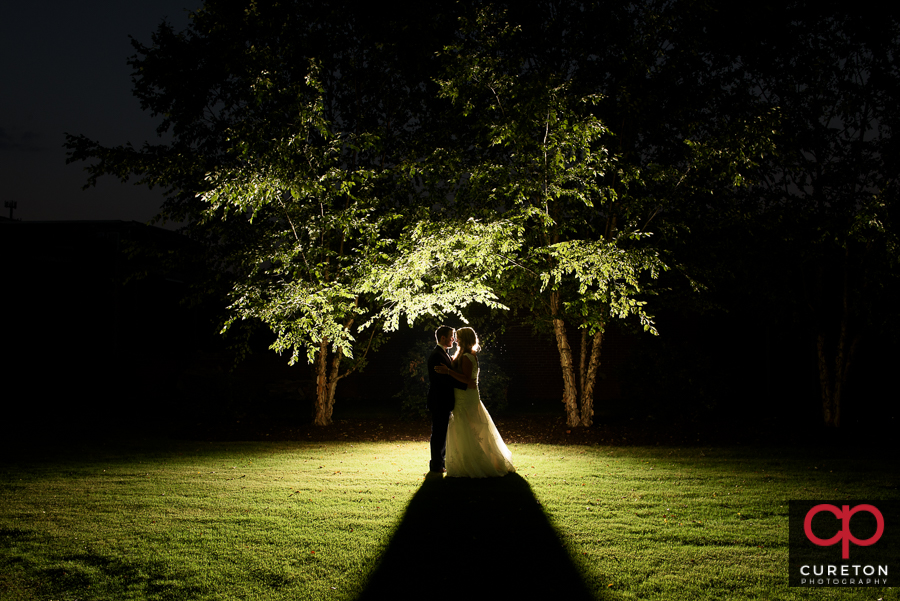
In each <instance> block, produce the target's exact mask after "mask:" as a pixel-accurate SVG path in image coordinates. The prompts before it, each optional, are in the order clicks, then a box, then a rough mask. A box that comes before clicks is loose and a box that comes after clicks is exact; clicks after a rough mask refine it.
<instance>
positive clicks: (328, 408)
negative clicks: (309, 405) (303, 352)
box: [313, 339, 341, 426]
mask: <svg viewBox="0 0 900 601" xmlns="http://www.w3.org/2000/svg"><path fill="white" fill-rule="evenodd" d="M340 359H341V357H340V355H335V356H334V357H333V358H332V361H331V370H330V372H329V369H328V340H327V339H325V340H323V341H322V344H321V345H320V346H319V350H318V351H317V352H316V359H315V366H316V407H315V417H314V419H313V423H314V424H315V425H317V426H327V425H329V424H331V414H332V412H333V411H334V393H335V391H336V390H337V383H338V379H339V378H338V374H337V369H336V367H337V366H339V365H340Z"/></svg>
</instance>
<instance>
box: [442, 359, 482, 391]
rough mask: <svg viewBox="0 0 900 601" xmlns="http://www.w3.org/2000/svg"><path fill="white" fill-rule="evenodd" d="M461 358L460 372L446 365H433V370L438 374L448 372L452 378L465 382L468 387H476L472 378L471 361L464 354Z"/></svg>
mask: <svg viewBox="0 0 900 601" xmlns="http://www.w3.org/2000/svg"><path fill="white" fill-rule="evenodd" d="M461 359H462V360H461V361H460V363H459V365H460V367H461V369H462V373H460V372H458V371H454V370H452V369H449V368H448V367H447V366H446V365H435V366H434V371H436V372H438V373H439V374H450V375H451V376H453V378H454V379H456V380H459V381H460V382H462V383H463V384H466V385H467V387H468V388H478V384H476V383H475V380H473V379H472V362H471V361H469V358H468V357H466V356H465V355H463V357H461Z"/></svg>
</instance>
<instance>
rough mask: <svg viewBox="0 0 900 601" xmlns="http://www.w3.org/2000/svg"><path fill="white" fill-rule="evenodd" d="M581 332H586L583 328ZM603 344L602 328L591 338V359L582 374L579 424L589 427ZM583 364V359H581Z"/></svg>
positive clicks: (592, 413) (583, 345)
mask: <svg viewBox="0 0 900 601" xmlns="http://www.w3.org/2000/svg"><path fill="white" fill-rule="evenodd" d="M583 334H584V335H585V338H586V334H587V330H584V332H583ZM602 345H603V330H599V331H597V333H596V334H594V338H593V339H592V340H591V360H590V362H588V366H587V371H586V372H585V373H584V375H583V376H582V378H581V379H582V381H583V382H584V385H583V386H582V388H581V425H582V426H584V427H585V428H589V427H590V426H591V425H593V423H594V383H595V382H596V381H597V369H598V368H599V367H600V349H601V348H602ZM581 346H582V352H585V351H586V350H587V349H585V346H586V344H582V345H581ZM581 362H582V365H584V359H582V360H581Z"/></svg>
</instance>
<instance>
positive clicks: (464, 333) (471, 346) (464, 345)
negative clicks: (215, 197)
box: [456, 328, 481, 354]
mask: <svg viewBox="0 0 900 601" xmlns="http://www.w3.org/2000/svg"><path fill="white" fill-rule="evenodd" d="M456 341H457V342H459V348H460V352H463V353H477V352H478V351H480V350H481V345H480V344H478V334H476V333H475V330H473V329H472V328H460V329H458V330H456ZM457 354H459V353H457Z"/></svg>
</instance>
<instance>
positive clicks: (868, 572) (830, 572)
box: [800, 565, 888, 576]
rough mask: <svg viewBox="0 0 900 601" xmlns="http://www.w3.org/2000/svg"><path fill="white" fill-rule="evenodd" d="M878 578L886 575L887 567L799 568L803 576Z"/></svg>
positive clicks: (830, 566) (827, 566) (825, 566)
mask: <svg viewBox="0 0 900 601" xmlns="http://www.w3.org/2000/svg"><path fill="white" fill-rule="evenodd" d="M876 572H877V573H878V575H879V576H887V575H888V567H887V566H870V565H865V566H861V565H839V566H836V565H812V566H808V565H807V566H800V573H801V574H803V575H804V576H874V575H875V573H876Z"/></svg>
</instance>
